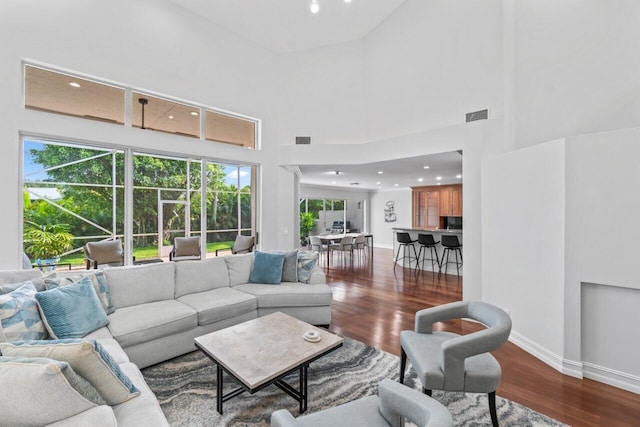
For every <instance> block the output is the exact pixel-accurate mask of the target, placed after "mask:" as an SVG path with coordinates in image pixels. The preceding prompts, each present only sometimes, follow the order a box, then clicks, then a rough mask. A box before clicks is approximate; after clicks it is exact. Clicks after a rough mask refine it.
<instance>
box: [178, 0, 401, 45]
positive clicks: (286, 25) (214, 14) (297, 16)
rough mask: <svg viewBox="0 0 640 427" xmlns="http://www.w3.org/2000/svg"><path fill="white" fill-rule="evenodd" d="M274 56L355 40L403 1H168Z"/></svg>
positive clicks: (369, 30)
mask: <svg viewBox="0 0 640 427" xmlns="http://www.w3.org/2000/svg"><path fill="white" fill-rule="evenodd" d="M171 1H173V2H174V3H175V4H177V5H178V6H181V7H183V8H185V9H187V10H189V11H191V12H193V13H195V14H196V15H199V16H202V17H203V18H206V19H208V20H209V21H211V22H213V23H214V24H216V25H218V26H220V27H223V28H225V29H227V30H229V31H231V32H234V33H236V34H238V35H240V36H242V37H244V38H247V39H249V40H252V41H253V42H255V43H258V44H260V45H262V46H264V47H266V48H268V49H270V50H272V51H274V52H279V53H289V52H294V51H300V50H307V49H313V48H316V47H320V46H328V45H333V44H338V43H345V42H349V41H354V40H358V39H360V38H362V37H364V36H365V35H367V34H368V33H369V32H371V30H373V29H374V28H376V27H377V26H378V25H379V24H380V23H381V22H382V21H384V20H385V19H386V18H387V17H388V16H389V15H391V14H392V13H393V11H394V10H396V8H398V6H400V5H401V4H402V3H404V1H405V0H351V2H350V3H345V1H344V0H316V1H317V3H318V5H319V6H320V12H318V13H317V14H312V13H311V12H310V10H309V7H310V5H311V1H312V0H171Z"/></svg>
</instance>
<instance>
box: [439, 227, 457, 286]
mask: <svg viewBox="0 0 640 427" xmlns="http://www.w3.org/2000/svg"><path fill="white" fill-rule="evenodd" d="M442 246H444V252H442V260H441V263H440V270H442V266H443V265H444V274H447V267H449V264H453V261H451V262H449V252H451V251H453V252H454V253H455V254H456V268H457V272H456V274H457V275H458V276H459V275H460V267H461V266H462V245H461V244H460V241H459V240H458V236H455V235H447V234H443V235H442ZM445 254H447V261H446V262H445V261H444V255H445ZM458 254H460V262H458Z"/></svg>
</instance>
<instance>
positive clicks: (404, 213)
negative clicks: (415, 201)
mask: <svg viewBox="0 0 640 427" xmlns="http://www.w3.org/2000/svg"><path fill="white" fill-rule="evenodd" d="M411 194H412V193H411V189H410V188H399V189H397V190H384V191H378V192H376V193H373V194H372V195H371V234H373V244H374V246H376V247H378V248H387V249H393V238H394V236H395V235H394V234H393V231H392V228H411ZM388 201H393V202H395V205H394V210H395V213H396V221H395V222H385V221H384V210H385V209H386V208H387V202H388Z"/></svg>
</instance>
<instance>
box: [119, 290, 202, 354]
mask: <svg viewBox="0 0 640 427" xmlns="http://www.w3.org/2000/svg"><path fill="white" fill-rule="evenodd" d="M109 320H110V322H111V323H109V330H110V331H111V334H112V335H113V337H114V338H115V339H116V340H117V341H118V342H119V343H120V345H121V346H122V347H125V348H126V347H128V346H131V345H134V344H139V343H142V342H147V341H151V340H154V339H156V338H161V337H166V336H168V335H172V334H176V333H178V332H182V331H186V330H189V329H193V328H195V327H196V326H198V316H197V313H196V311H195V310H194V309H193V308H191V307H189V306H188V305H186V304H183V303H181V302H179V301H176V300H173V299H172V300H170V301H157V302H150V303H147V304H140V305H136V306H133V307H125V308H122V309H118V310H117V311H116V312H115V313H113V314H112V315H110V316H109Z"/></svg>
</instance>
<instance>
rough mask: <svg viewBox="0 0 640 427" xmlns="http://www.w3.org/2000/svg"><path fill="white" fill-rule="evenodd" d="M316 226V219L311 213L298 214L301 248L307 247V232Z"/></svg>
mask: <svg viewBox="0 0 640 427" xmlns="http://www.w3.org/2000/svg"><path fill="white" fill-rule="evenodd" d="M315 225H316V219H315V218H314V217H313V213H311V212H302V213H300V243H301V244H302V246H306V245H307V238H308V237H309V232H310V231H311V230H313V227H315Z"/></svg>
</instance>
